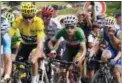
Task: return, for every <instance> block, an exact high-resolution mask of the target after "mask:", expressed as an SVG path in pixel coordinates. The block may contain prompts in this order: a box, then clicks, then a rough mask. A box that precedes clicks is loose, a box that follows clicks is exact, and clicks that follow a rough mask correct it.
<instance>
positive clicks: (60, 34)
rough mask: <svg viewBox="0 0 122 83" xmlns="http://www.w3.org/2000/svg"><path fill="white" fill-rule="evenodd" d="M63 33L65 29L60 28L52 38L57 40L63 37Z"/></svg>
mask: <svg viewBox="0 0 122 83" xmlns="http://www.w3.org/2000/svg"><path fill="white" fill-rule="evenodd" d="M64 34H65V29H64V28H63V29H61V30H60V31H59V32H58V33H57V34H56V35H55V36H54V39H56V40H58V39H60V38H61V37H63V36H64Z"/></svg>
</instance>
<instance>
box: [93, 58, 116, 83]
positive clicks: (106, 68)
mask: <svg viewBox="0 0 122 83" xmlns="http://www.w3.org/2000/svg"><path fill="white" fill-rule="evenodd" d="M93 61H95V62H98V63H100V69H99V70H98V71H96V73H95V75H94V77H93V79H92V81H91V83H114V76H113V69H114V65H113V64H111V62H110V61H108V62H103V61H98V60H93Z"/></svg>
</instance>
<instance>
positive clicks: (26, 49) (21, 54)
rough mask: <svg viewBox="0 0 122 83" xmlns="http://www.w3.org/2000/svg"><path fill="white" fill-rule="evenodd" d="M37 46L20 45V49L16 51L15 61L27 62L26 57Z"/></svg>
mask: <svg viewBox="0 0 122 83" xmlns="http://www.w3.org/2000/svg"><path fill="white" fill-rule="evenodd" d="M36 46H37V44H33V45H27V44H23V43H21V44H20V47H19V49H18V53H17V57H16V61H21V62H23V61H27V60H28V57H29V55H30V52H31V51H32V50H33V49H34V48H36Z"/></svg>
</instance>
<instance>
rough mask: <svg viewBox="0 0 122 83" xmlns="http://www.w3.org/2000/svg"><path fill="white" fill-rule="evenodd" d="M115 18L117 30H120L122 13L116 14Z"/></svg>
mask: <svg viewBox="0 0 122 83" xmlns="http://www.w3.org/2000/svg"><path fill="white" fill-rule="evenodd" d="M115 18H116V24H115V27H116V28H117V29H120V27H121V14H120V13H118V14H115Z"/></svg>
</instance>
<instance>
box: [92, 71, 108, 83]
mask: <svg viewBox="0 0 122 83" xmlns="http://www.w3.org/2000/svg"><path fill="white" fill-rule="evenodd" d="M91 83H109V82H108V80H107V78H106V76H105V75H103V74H102V73H100V72H99V71H97V72H96V73H95V75H94V77H93V79H92V81H91Z"/></svg>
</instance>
